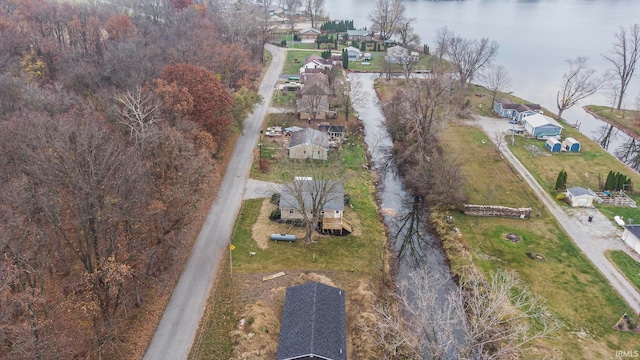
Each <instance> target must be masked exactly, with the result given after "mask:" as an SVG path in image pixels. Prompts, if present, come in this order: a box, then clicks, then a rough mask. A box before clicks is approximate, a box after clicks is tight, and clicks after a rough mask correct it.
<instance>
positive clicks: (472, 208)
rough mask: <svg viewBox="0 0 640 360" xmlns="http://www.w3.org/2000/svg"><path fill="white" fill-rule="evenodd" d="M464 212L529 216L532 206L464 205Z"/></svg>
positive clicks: (518, 216) (483, 214) (468, 213)
mask: <svg viewBox="0 0 640 360" xmlns="http://www.w3.org/2000/svg"><path fill="white" fill-rule="evenodd" d="M464 213H465V214H467V215H474V216H504V217H513V218H529V217H530V216H531V208H510V207H506V206H494V205H469V204H465V205H464Z"/></svg>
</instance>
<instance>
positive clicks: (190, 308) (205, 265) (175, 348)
mask: <svg viewBox="0 0 640 360" xmlns="http://www.w3.org/2000/svg"><path fill="white" fill-rule="evenodd" d="M265 48H266V49H267V50H268V51H269V52H271V54H272V55H273V58H272V60H271V64H270V65H269V69H268V71H267V72H266V74H265V76H264V78H263V80H262V83H261V84H260V88H259V90H258V91H259V93H260V95H262V97H263V99H264V102H263V103H262V104H261V105H259V106H257V107H256V109H255V111H254V112H253V113H252V114H251V115H249V117H248V118H247V120H246V122H245V131H244V134H242V135H241V136H240V137H239V138H238V141H237V143H236V146H235V148H234V150H233V155H232V156H231V160H230V161H229V166H228V167H227V169H226V171H225V175H224V179H223V180H222V185H221V187H220V191H219V192H218V195H217V197H216V199H215V200H214V202H213V204H212V205H211V209H210V210H209V215H208V216H207V219H206V220H205V223H204V225H203V226H202V230H201V231H200V235H198V239H197V240H196V242H195V244H194V246H193V249H192V252H191V256H189V259H188V260H187V264H186V265H185V268H184V270H183V272H182V275H181V276H180V280H178V284H177V285H176V288H175V289H174V291H173V294H172V295H171V299H170V300H169V304H168V305H167V308H166V309H165V312H164V314H163V316H162V319H161V320H160V323H159V324H158V328H157V329H156V332H155V334H154V336H153V339H152V340H151V344H149V348H148V349H147V352H146V354H145V355H144V359H148V360H159V359H167V360H180V359H186V358H187V356H188V355H189V351H190V349H191V345H192V344H193V340H194V338H195V335H196V331H197V330H198V325H199V324H200V318H201V317H202V314H203V313H204V309H205V306H206V303H207V298H208V297H209V292H210V291H211V288H212V285H213V280H214V279H215V275H216V272H217V271H218V268H219V267H220V262H221V260H222V257H223V256H224V255H226V254H227V253H228V251H227V244H228V243H229V239H230V238H231V231H232V229H233V225H234V223H235V220H236V216H237V214H238V211H239V210H240V205H241V204H242V196H243V193H244V188H245V183H246V181H247V179H248V178H249V172H250V169H251V162H252V160H253V151H254V149H255V148H256V145H257V143H258V134H259V130H260V127H261V126H262V120H263V119H264V116H265V114H266V113H267V108H268V107H269V104H271V97H272V95H273V89H274V86H275V84H276V82H277V79H278V74H279V73H280V70H281V69H282V65H283V64H284V58H285V52H284V51H283V50H282V49H278V48H276V47H275V46H271V45H268V44H267V45H265Z"/></svg>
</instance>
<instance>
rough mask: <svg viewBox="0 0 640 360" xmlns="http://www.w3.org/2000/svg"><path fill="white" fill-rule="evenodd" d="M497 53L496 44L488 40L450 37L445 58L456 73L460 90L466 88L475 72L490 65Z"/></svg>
mask: <svg viewBox="0 0 640 360" xmlns="http://www.w3.org/2000/svg"><path fill="white" fill-rule="evenodd" d="M497 53H498V43H497V42H495V41H490V40H489V39H488V38H482V39H480V40H469V39H463V38H461V37H458V36H452V37H450V38H449V41H448V42H447V48H446V54H447V57H448V58H449V61H451V63H452V64H453V66H454V67H455V69H456V72H457V73H458V77H459V80H460V85H461V86H462V88H466V86H467V83H468V82H470V81H471V80H473V77H474V76H475V75H476V72H478V71H479V70H480V69H482V68H483V67H484V66H485V65H489V64H491V61H493V59H494V58H495V56H496V54H497Z"/></svg>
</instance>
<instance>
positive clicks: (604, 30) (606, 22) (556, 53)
mask: <svg viewBox="0 0 640 360" xmlns="http://www.w3.org/2000/svg"><path fill="white" fill-rule="evenodd" d="M403 4H404V5H405V7H406V15H407V16H409V17H413V18H415V19H416V23H415V26H414V27H415V30H416V32H417V33H418V34H419V35H420V37H421V39H422V43H426V44H428V45H430V47H431V48H432V49H434V48H435V46H433V43H434V40H435V35H436V31H437V29H439V28H441V27H444V26H447V27H448V28H449V29H450V30H451V31H452V32H454V33H455V34H457V35H459V36H462V37H464V38H481V37H488V38H490V39H492V40H496V41H497V42H498V43H499V44H500V49H499V51H498V55H497V57H496V60H495V64H499V65H503V66H505V68H506V69H507V70H508V71H509V73H510V75H511V78H512V86H511V87H512V89H513V90H514V92H515V95H517V96H519V97H522V98H525V99H527V100H529V101H532V102H535V103H539V104H541V105H542V106H544V107H546V108H547V109H549V110H550V111H556V109H557V108H556V102H555V101H556V93H557V91H558V90H559V88H560V82H561V79H562V75H563V74H564V72H566V71H567V69H568V66H567V63H566V60H567V59H572V58H575V57H577V56H586V57H587V58H589V66H590V67H591V68H593V69H595V70H597V71H598V73H603V72H604V71H606V70H607V69H608V66H609V65H608V63H607V61H606V60H604V59H603V57H602V54H603V53H606V52H607V51H609V50H610V49H611V44H612V42H613V39H614V33H615V32H616V31H618V30H619V28H620V26H629V25H631V24H634V23H640V1H638V0H519V1H517V0H511V1H510V0H467V1H429V0H413V1H403ZM374 7H375V1H373V0H326V6H325V9H326V12H327V13H328V15H329V16H330V18H331V19H353V20H354V22H355V26H356V27H357V28H359V27H367V28H370V27H371V22H370V21H369V20H368V14H369V13H370V12H371V11H372V10H373V8H374ZM637 73H638V74H640V69H638V72H637ZM639 95H640V77H638V76H636V77H635V78H634V79H633V80H632V83H631V85H630V86H629V89H628V90H627V95H626V96H625V105H626V107H627V108H630V109H633V108H635V105H634V101H635V98H636V97H637V96H639ZM587 104H597V105H609V106H610V105H611V104H612V99H611V96H609V95H608V94H606V93H600V94H596V95H594V96H592V97H590V98H587V99H585V100H584V101H582V102H581V103H579V104H577V105H575V106H574V107H573V108H571V109H569V110H567V111H565V113H564V114H563V118H564V119H565V120H566V121H567V122H568V123H572V124H573V123H576V122H579V123H581V127H580V131H581V132H582V133H584V134H585V135H587V136H588V137H590V138H596V137H597V135H596V132H597V130H598V129H599V127H601V126H602V125H603V124H602V122H600V121H597V120H595V119H594V118H593V117H591V116H590V115H588V114H587V113H586V112H584V110H582V106H584V105H587ZM614 144H615V142H614ZM610 150H613V149H610Z"/></svg>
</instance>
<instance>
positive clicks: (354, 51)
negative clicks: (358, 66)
mask: <svg viewBox="0 0 640 360" xmlns="http://www.w3.org/2000/svg"><path fill="white" fill-rule="evenodd" d="M345 49H346V51H347V55H348V56H349V61H356V60H359V59H360V58H361V57H362V53H361V52H360V49H358V48H355V47H353V46H349V47H347V48H345Z"/></svg>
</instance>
